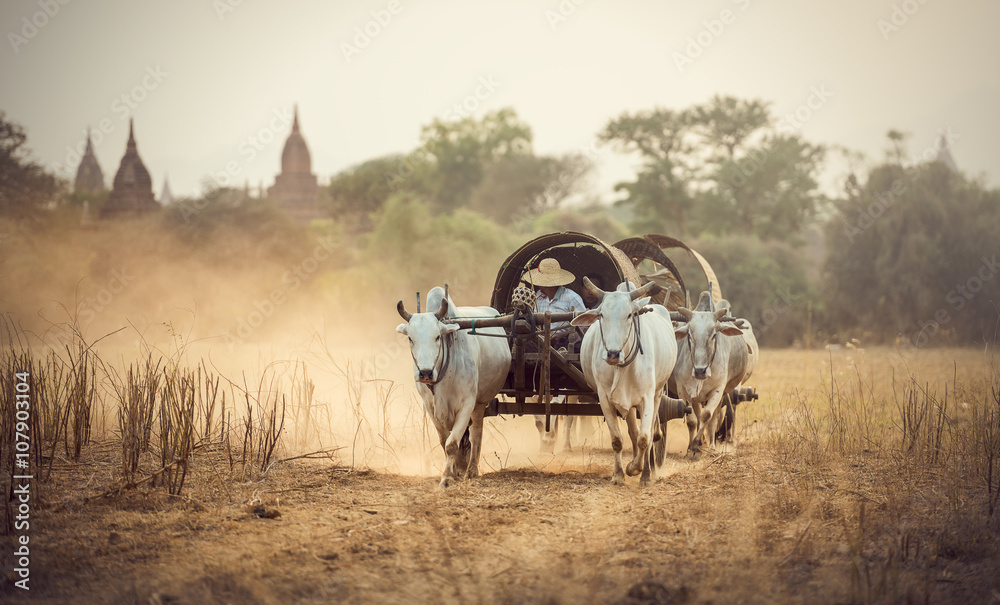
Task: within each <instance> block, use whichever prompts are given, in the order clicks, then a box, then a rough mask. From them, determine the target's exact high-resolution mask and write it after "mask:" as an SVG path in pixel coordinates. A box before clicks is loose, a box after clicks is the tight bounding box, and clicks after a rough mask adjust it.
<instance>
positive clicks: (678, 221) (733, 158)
mask: <svg viewBox="0 0 1000 605" xmlns="http://www.w3.org/2000/svg"><path fill="white" fill-rule="evenodd" d="M600 138H601V140H603V141H605V142H613V143H616V144H618V146H619V147H620V148H622V149H624V150H625V151H631V152H637V153H638V154H639V155H640V157H642V159H643V165H642V167H641V168H640V170H639V171H638V173H637V175H636V178H635V180H634V181H631V182H625V183H619V184H618V185H617V186H616V189H617V190H618V191H621V192H623V193H624V194H625V197H624V198H623V199H622V200H621V203H623V204H626V205H628V206H630V207H631V208H632V210H633V212H634V215H635V227H636V229H637V230H656V231H660V232H664V233H671V234H675V235H678V236H680V237H684V236H686V235H688V234H693V235H697V234H699V233H703V232H709V233H728V232H733V231H735V232H737V233H741V234H746V235H750V234H753V235H757V236H758V237H760V238H762V239H765V240H767V239H785V240H790V239H792V238H793V237H794V236H795V235H796V234H797V233H799V232H800V231H801V230H802V229H803V227H805V226H807V225H808V224H809V223H810V222H811V221H812V219H813V218H814V217H815V215H816V213H817V210H818V209H819V207H820V206H821V205H822V203H823V201H824V200H823V197H822V196H821V195H820V194H819V192H818V190H817V182H816V175H817V173H818V171H819V169H820V167H821V163H822V161H823V158H824V152H825V150H824V149H823V148H822V147H820V146H817V145H812V144H809V143H807V142H805V141H803V140H802V139H801V138H800V137H798V136H796V135H788V134H779V133H776V132H775V124H774V119H773V117H772V116H771V113H770V108H769V104H768V103H765V102H763V101H760V100H741V99H737V98H735V97H729V96H725V97H723V96H715V97H713V98H712V99H710V100H709V101H708V102H707V103H705V104H703V105H695V106H693V107H690V108H688V109H685V110H683V111H672V110H669V109H662V108H657V109H653V110H651V111H645V112H638V113H636V114H623V115H622V116H620V117H619V118H616V119H614V120H612V121H611V122H610V123H609V124H608V125H607V126H606V127H605V129H604V130H603V131H602V132H601V133H600Z"/></svg>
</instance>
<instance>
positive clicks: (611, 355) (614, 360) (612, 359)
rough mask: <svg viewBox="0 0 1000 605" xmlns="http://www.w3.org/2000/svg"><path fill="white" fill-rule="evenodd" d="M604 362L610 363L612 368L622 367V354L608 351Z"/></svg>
mask: <svg viewBox="0 0 1000 605" xmlns="http://www.w3.org/2000/svg"><path fill="white" fill-rule="evenodd" d="M604 361H606V362H608V365H610V366H617V365H621V363H622V352H621V351H608V353H607V355H605V356H604Z"/></svg>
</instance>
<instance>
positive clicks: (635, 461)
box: [625, 409, 642, 477]
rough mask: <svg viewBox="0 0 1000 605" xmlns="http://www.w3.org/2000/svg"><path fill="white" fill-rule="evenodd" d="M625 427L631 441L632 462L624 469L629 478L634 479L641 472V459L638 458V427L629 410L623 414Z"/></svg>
mask: <svg viewBox="0 0 1000 605" xmlns="http://www.w3.org/2000/svg"><path fill="white" fill-rule="evenodd" d="M625 425H626V426H627V427H628V436H629V438H630V439H631V440H632V460H630V461H629V463H628V466H626V467H625V472H626V473H628V476H629V477H634V476H636V475H638V474H639V473H641V472H642V459H641V458H640V457H639V441H638V440H639V426H638V422H637V421H636V419H635V415H634V414H633V413H632V410H631V409H630V410H629V411H628V413H627V414H625Z"/></svg>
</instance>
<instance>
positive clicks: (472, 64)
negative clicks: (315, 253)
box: [0, 0, 1000, 201]
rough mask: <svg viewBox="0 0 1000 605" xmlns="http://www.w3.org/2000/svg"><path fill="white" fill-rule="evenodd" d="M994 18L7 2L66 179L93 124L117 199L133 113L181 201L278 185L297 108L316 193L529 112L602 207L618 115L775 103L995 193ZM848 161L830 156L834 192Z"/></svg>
mask: <svg viewBox="0 0 1000 605" xmlns="http://www.w3.org/2000/svg"><path fill="white" fill-rule="evenodd" d="M46 11H47V12H46ZM39 14H41V15H42V16H41V17H39V16H38V15H39ZM32 21H34V23H32ZM997 22H1000V4H997V3H992V2H986V1H984V0H964V1H959V2H953V3H949V4H945V3H936V2H927V1H926V0H923V1H919V0H906V1H899V0H894V1H878V2H863V1H861V0H849V1H848V2H842V3H838V4H836V5H828V4H823V5H813V4H808V5H804V4H802V3H796V2H793V1H792V0H776V1H774V2H769V3H765V2H758V1H755V0H716V1H714V2H711V3H696V2H683V3H677V2H673V3H668V4H663V3H656V2H652V1H637V2H629V3H625V4H615V5H612V4H610V3H606V2H599V1H596V0H589V1H581V0H561V1H556V0H551V1H548V2H543V3H535V2H529V1H527V0H515V1H509V2H503V3H501V2H476V3H468V2H459V1H458V0H440V1H435V2H424V3H411V2H407V1H406V0H395V1H388V0H379V1H371V2H352V3H349V4H343V3H338V4H335V5H334V4H329V5H328V4H326V3H320V2H305V1H303V2H294V3H285V4H278V3H254V2H238V1H236V0H215V1H214V2H210V1H207V0H206V1H205V2H201V3H198V4H197V5H186V6H174V5H168V4H146V3H144V4H134V3H129V2H125V1H123V0H114V1H111V2H106V3H102V4H101V6H100V7H89V6H87V5H85V4H83V3H76V2H70V1H69V0H66V3H65V4H63V3H61V2H59V1H57V0H34V1H24V0H17V1H12V2H7V3H4V4H3V5H2V6H0V23H3V27H2V28H0V29H2V31H3V33H4V38H5V42H6V44H5V49H4V51H3V52H2V53H0V70H2V73H3V74H4V80H5V85H4V87H3V90H2V91H0V109H3V110H4V111H6V112H7V116H8V119H10V120H12V121H14V122H18V123H20V124H22V125H24V126H25V128H26V130H27V133H28V137H29V140H28V145H29V147H30V148H31V149H32V151H33V153H34V155H35V158H36V159H37V160H38V161H40V162H41V163H42V164H43V165H45V166H46V167H47V168H49V169H50V170H53V171H56V172H57V174H59V176H62V177H64V178H72V176H73V174H74V173H75V170H76V163H74V162H69V165H67V158H69V159H72V154H71V153H70V152H69V151H68V149H67V148H70V149H72V148H74V147H77V146H79V145H80V143H81V141H82V140H83V138H84V135H85V132H86V129H87V127H88V125H89V126H90V128H91V129H93V131H94V135H95V136H94V143H95V153H96V155H97V157H98V160H99V162H100V164H101V167H102V169H103V171H104V174H105V180H106V182H107V184H109V185H110V181H111V179H112V178H113V176H114V173H115V171H116V170H117V168H118V164H119V161H120V159H121V156H122V153H123V151H124V149H125V141H126V139H127V137H128V118H129V117H133V118H134V119H135V129H136V139H137V141H138V145H139V153H140V154H141V156H142V158H143V160H144V162H145V164H146V166H147V167H148V168H149V170H150V172H151V174H152V176H153V183H154V191H155V192H156V193H157V194H159V192H160V190H161V189H162V187H163V182H164V178H165V175H169V181H170V186H171V189H172V190H173V193H174V195H175V196H182V195H196V194H198V193H199V192H200V191H201V189H202V184H203V182H204V181H205V180H206V179H208V178H212V177H214V180H215V181H216V182H219V183H222V184H226V182H223V181H227V182H228V184H231V185H235V186H242V185H243V184H244V183H249V184H250V186H251V187H253V188H256V187H257V186H258V185H263V186H264V187H267V186H269V185H271V184H273V182H274V175H275V174H276V173H277V172H278V169H279V165H280V162H279V157H280V154H281V149H282V145H283V143H284V140H285V138H286V137H287V135H288V132H289V130H290V128H291V122H290V118H289V116H290V110H291V108H292V107H293V105H295V104H297V105H298V108H299V117H300V120H301V126H302V132H303V134H304V136H305V138H306V141H307V142H308V144H309V148H310V151H311V152H312V160H313V172H315V173H316V174H317V175H319V177H320V182H321V184H325V183H326V182H328V181H329V178H330V177H331V176H333V175H334V174H336V173H337V172H339V171H341V170H343V169H345V168H348V167H350V166H352V165H355V164H358V163H360V162H363V161H365V160H368V159H371V158H374V157H378V156H381V155H385V154H388V153H405V152H408V151H411V150H413V149H414V148H416V147H417V146H418V144H419V136H420V128H421V126H423V125H426V124H428V123H430V122H431V121H432V120H433V119H435V118H449V117H454V116H461V115H464V114H465V113H466V112H468V113H469V114H470V115H474V116H476V117H481V116H482V115H483V114H484V113H485V112H487V111H491V110H495V109H499V108H501V107H513V108H514V109H515V110H516V111H517V112H518V114H519V116H520V117H521V118H522V119H523V120H524V121H525V122H527V123H528V124H529V125H530V126H531V127H532V129H533V132H534V144H535V150H536V152H538V153H542V154H561V153H568V152H573V151H580V150H582V149H589V150H591V151H590V152H589V155H591V157H593V159H594V160H595V163H596V164H597V165H596V170H595V175H594V178H593V179H592V195H593V196H595V197H599V198H600V199H601V200H602V201H610V200H611V199H614V198H615V197H616V195H615V194H614V193H613V191H612V187H613V185H614V183H616V182H618V181H620V180H623V179H627V178H629V177H630V176H631V166H633V165H634V164H635V159H634V158H629V157H626V156H624V155H622V154H619V153H617V152H615V151H613V150H612V149H611V148H610V147H609V146H599V147H596V151H594V147H593V145H592V144H593V139H594V136H595V134H596V133H597V132H598V131H599V130H600V129H601V128H603V127H604V125H605V124H607V122H608V120H610V119H611V118H614V117H616V116H618V115H620V114H621V113H622V112H625V111H637V110H643V109H649V108H652V107H654V106H663V107H668V108H671V109H682V108H685V107H688V106H690V105H693V104H696V103H702V102H704V101H706V100H708V99H709V98H711V96H713V95H715V94H721V95H733V96H737V97H740V98H760V99H762V100H764V101H769V102H771V103H772V110H773V112H774V114H775V116H776V117H777V118H779V119H783V118H784V117H785V116H794V115H795V112H796V111H797V110H798V111H799V118H798V119H794V124H793V123H792V122H791V121H786V122H785V124H786V125H788V124H791V126H792V127H793V128H795V129H799V128H800V129H801V132H802V134H803V136H804V137H805V138H806V139H807V140H809V141H810V142H814V143H822V144H826V145H829V146H842V147H845V148H847V149H850V150H855V151H860V152H862V153H864V154H865V156H866V159H867V161H868V162H869V163H871V162H877V161H880V160H882V159H883V150H884V149H885V148H886V146H887V145H886V137H885V135H886V132H887V131H888V130H889V129H897V130H900V131H903V132H906V133H909V134H910V135H911V139H910V141H909V145H908V148H909V151H910V152H911V154H914V155H919V154H920V153H921V151H922V150H925V149H927V148H928V147H931V146H933V145H934V144H935V143H936V141H937V139H938V137H939V133H941V132H950V133H951V134H952V136H953V139H952V145H951V152H952V155H953V156H954V158H955V161H956V163H957V164H958V167H959V168H960V169H961V170H963V171H964V172H966V173H967V174H969V175H970V176H973V177H983V178H985V181H986V183H987V184H988V185H989V186H992V187H996V186H998V185H1000V145H997V141H998V140H1000V120H997V118H996V117H995V116H994V114H993V112H994V111H995V108H996V107H998V106H1000V80H998V74H1000V39H997V38H996V37H995V36H992V35H991V34H992V32H991V28H992V27H994V24H995V23H997ZM366 30H367V32H368V33H364V32H365V31H366ZM803 108H806V110H805V111H804V110H803ZM803 116H806V117H805V119H801V118H802V117H803ZM77 161H78V160H77ZM845 166H846V165H845V164H843V162H842V161H841V162H840V163H839V164H838V161H837V160H832V161H831V163H830V167H829V168H828V174H827V175H826V179H827V182H826V183H825V185H826V186H827V188H828V189H829V188H830V187H831V184H835V183H836V180H837V179H839V178H840V177H842V176H843V170H845V169H846V168H845Z"/></svg>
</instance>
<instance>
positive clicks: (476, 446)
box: [468, 405, 486, 479]
mask: <svg viewBox="0 0 1000 605" xmlns="http://www.w3.org/2000/svg"><path fill="white" fill-rule="evenodd" d="M485 414H486V406H485V405H477V406H476V409H475V410H473V412H472V426H471V427H469V433H470V435H469V437H470V438H471V440H472V453H471V454H470V458H469V472H468V476H469V478H470V479H472V478H474V477H478V476H479V455H480V453H481V452H482V447H483V416H484V415H485Z"/></svg>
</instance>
